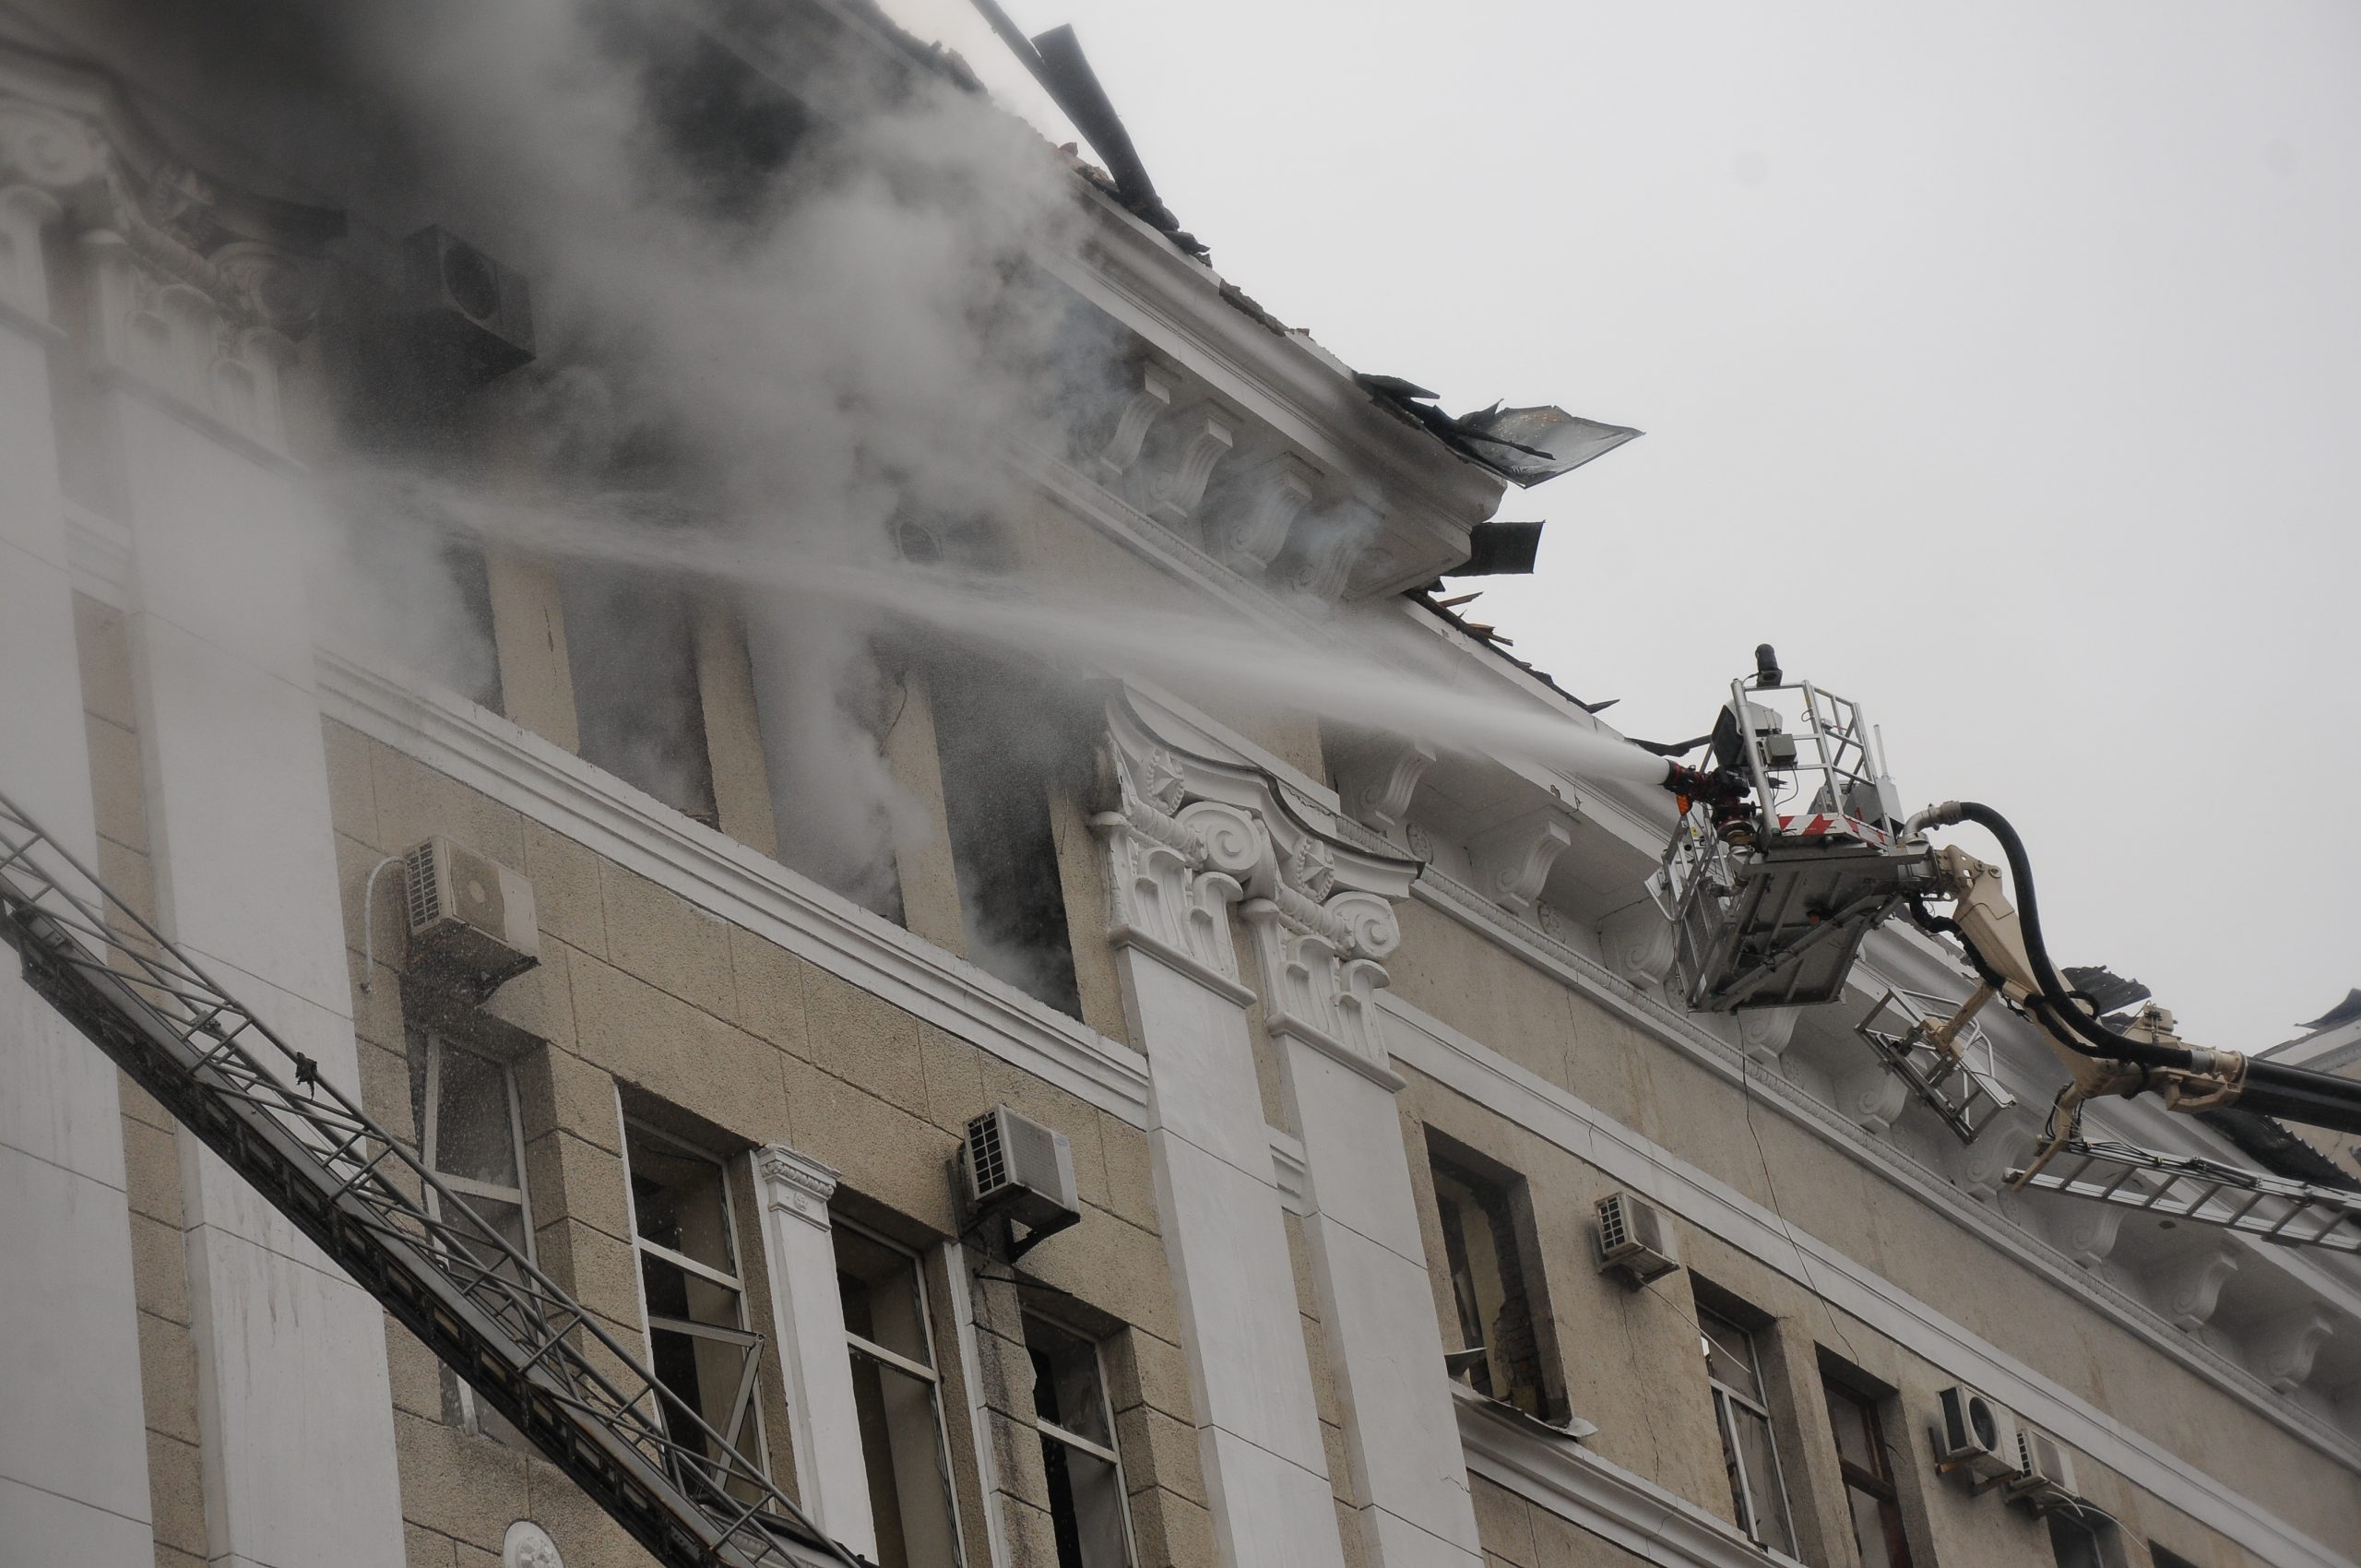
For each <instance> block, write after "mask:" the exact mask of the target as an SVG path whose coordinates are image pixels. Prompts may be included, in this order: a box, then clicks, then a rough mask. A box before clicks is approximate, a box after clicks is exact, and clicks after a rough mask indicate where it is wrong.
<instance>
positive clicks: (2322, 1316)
mask: <svg viewBox="0 0 2361 1568" xmlns="http://www.w3.org/2000/svg"><path fill="white" fill-rule="evenodd" d="M2339 1321H2340V1320H2339V1319H2338V1317H2337V1315H2336V1314H2335V1313H2332V1312H2331V1311H2329V1310H2328V1309H2327V1308H2326V1307H2323V1306H2317V1305H2315V1306H2306V1307H2300V1308H2298V1309H2296V1311H2295V1312H2292V1313H2287V1314H2286V1315H2285V1316H2284V1317H2280V1318H2276V1319H2274V1320H2272V1322H2271V1323H2269V1324H2265V1325H2264V1326H2263V1328H2262V1329H2261V1331H2260V1333H2259V1334H2257V1335H2256V1336H2254V1337H2255V1358H2254V1361H2255V1371H2256V1372H2257V1373H2259V1374H2260V1376H2261V1378H2262V1380H2263V1382H2265V1383H2267V1384H2271V1386H2272V1387H2273V1388H2275V1389H2277V1390H2278V1391H2279V1392H2280V1393H2282V1394H2293V1393H2295V1392H2296V1390H2297V1389H2298V1388H2301V1387H2303V1386H2304V1384H2306V1383H2308V1382H2309V1381H2310V1380H2311V1376H2312V1363H2313V1361H2314V1360H2317V1359H2318V1357H2319V1352H2320V1347H2321V1346H2323V1345H2325V1344H2327V1343H2328V1342H2329V1341H2330V1340H2331V1339H2332V1338H2334V1337H2335V1336H2336V1330H2337V1326H2338V1324H2339Z"/></svg>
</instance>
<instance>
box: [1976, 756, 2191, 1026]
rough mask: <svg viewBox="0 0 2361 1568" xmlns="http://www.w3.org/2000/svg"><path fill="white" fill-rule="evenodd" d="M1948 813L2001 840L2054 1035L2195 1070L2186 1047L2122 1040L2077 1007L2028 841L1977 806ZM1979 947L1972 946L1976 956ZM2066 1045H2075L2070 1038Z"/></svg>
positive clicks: (2028, 951) (1987, 808)
mask: <svg viewBox="0 0 2361 1568" xmlns="http://www.w3.org/2000/svg"><path fill="white" fill-rule="evenodd" d="M1943 814H1944V815H1945V816H1948V817H1952V819H1953V820H1955V821H1959V822H1972V823H1974V824H1975V825H1976V826H1978V827H1981V828H1983V829H1984V830H1985V831H1986V832H1987V833H1989V834H1991V835H1992V837H1995V838H1998V839H1999V841H2000V853H2001V854H2002V855H2004V856H2005V857H2007V859H2008V861H2009V879H2010V881H2011V882H2012V883H2014V884H2015V891H2016V895H2017V919H2018V922H2019V924H2020V925H2021V927H2022V928H2023V932H2024V938H2025V956H2027V957H2028V958H2031V959H2032V960H2033V972H2034V978H2035V980H2039V981H2040V982H2041V992H2040V1001H2041V1002H2043V1003H2045V1004H2047V1014H2048V1018H2049V1021H2050V1022H2051V1023H2052V1024H2053V1025H2055V1026H2063V1028H2058V1029H2055V1030H2054V1032H2056V1033H2058V1035H2059V1038H2061V1039H2064V1038H2065V1037H2066V1036H2067V1035H2068V1034H2069V1033H2070V1034H2076V1035H2080V1036H2082V1039H2084V1040H2086V1041H2088V1042H2089V1046H2088V1048H2085V1047H2083V1046H2079V1045H2078V1046H2076V1047H2075V1049H2076V1050H2078V1051H2082V1053H2083V1054H2084V1055H2086V1056H2106V1057H2112V1058H2114V1059H2115V1060H2117V1061H2119V1062H2131V1063H2138V1064H2139V1065H2141V1066H2142V1067H2192V1066H2194V1065H2196V1062H2197V1058H2196V1056H2195V1054H2194V1053H2193V1052H2191V1051H2189V1050H2187V1049H2186V1048H2184V1047H2180V1046H2171V1045H2158V1044H2157V1043H2155V1042H2154V1041H2153V1040H2145V1039H2132V1038H2131V1037H2130V1035H2119V1034H2118V1033H2116V1032H2115V1031H2114V1030H2113V1029H2111V1028H2107V1027H2106V1025H2105V1024H2102V1023H2100V1022H2099V1021H2098V1020H2097V1019H2096V1018H2094V1017H2092V1016H2090V1015H2089V1014H2088V1013H2085V1012H2083V1011H2082V1008H2081V1007H2080V1006H2078V1005H2076V1004H2075V1002H2074V992H2073V988H2072V987H2071V986H2070V985H2068V984H2067V983H2066V981H2065V979H2064V977H2062V976H2060V975H2059V974H2058V968H2057V966H2056V965H2054V964H2052V963H2051V962H2050V961H2049V948H2048V946H2047V944H2045V943H2044V942H2043V941H2042V939H2041V905H2040V903H2039V902H2038V900H2036V898H2035V896H2034V890H2033V862H2032V861H2031V860H2030V859H2029V858H2028V857H2027V856H2026V854H2025V841H2024V840H2023V839H2022V838H2020V837H2017V830H2016V829H2015V828H2013V827H2011V826H2009V819H2008V818H2007V817H2005V816H2002V815H2001V814H1999V812H1996V811H1994V810H1993V809H1992V808H1991V807H1990V806H1987V805H1985V804H1983V803H1981V802H1976V801H1958V802H1953V803H1952V805H1951V806H1950V808H1949V809H1947V810H1946V811H1945V812H1944V813H1943ZM1974 945H1975V944H1973V943H1971V944H1968V946H1969V948H1970V950H1971V951H1972V950H1973V949H1974ZM2067 1043H2068V1044H2073V1041H2072V1040H2070V1039H2069V1040H2068V1041H2067Z"/></svg>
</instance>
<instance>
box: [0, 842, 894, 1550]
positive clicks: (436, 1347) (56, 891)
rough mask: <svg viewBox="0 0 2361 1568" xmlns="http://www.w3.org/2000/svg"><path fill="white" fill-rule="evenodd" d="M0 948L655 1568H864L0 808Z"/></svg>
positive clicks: (457, 1203) (424, 1174) (428, 1177)
mask: <svg viewBox="0 0 2361 1568" xmlns="http://www.w3.org/2000/svg"><path fill="white" fill-rule="evenodd" d="M0 938H5V939H6V941H7V942H8V943H9V944H11V945H12V946H14V947H15V948H16V949H17V951H18V956H20V957H21V959H22V961H23V965H24V974H25V980H26V983H27V984H28V985H30V987H31V988H32V989H33V990H34V991H35V992H38V993H39V994H40V995H42V997H44V998H45V999H47V1000H48V1002H49V1003H50V1004H52V1005H53V1006H54V1007H56V1009H57V1010H58V1011H59V1012H60V1013H61V1014H62V1015H64V1016H65V1018H66V1019H67V1020H68V1021H69V1022H71V1023H72V1024H73V1025H74V1026H75V1028H78V1029H79V1030H81V1032H82V1033H83V1034H85V1035H87V1036H88V1037H89V1039H90V1041H91V1043H93V1044H95V1045H96V1046H97V1047H98V1048H99V1049H100V1050H101V1051H104V1052H105V1053H106V1054H107V1055H108V1056H109V1057H110V1058H112V1059H113V1062H114V1063H115V1064H116V1065H117V1066H119V1067H121V1068H122V1069H123V1070H124V1071H125V1073H127V1074H129V1075H131V1076H132V1078H133V1079H134V1080H136V1082H137V1083H138V1084H139V1085H140V1087H143V1088H145V1089H146V1090H147V1091H148V1093H149V1094H151V1095H154V1096H155V1097H156V1099H158V1100H159V1101H160V1102H161V1103H162V1104H163V1105H164V1107H165V1108H166V1109H167V1110H169V1111H171V1112H172V1115H173V1116H175V1117H176V1118H178V1119H179V1120H180V1122H181V1123H183V1124H184V1126H186V1127H187V1128H188V1129H189V1130H190V1131H191V1132H193V1133H195V1134H196V1135H197V1136H198V1137H199V1138H201V1139H203V1140H204V1142H205V1144H206V1146H208V1148H210V1149H212V1150H213V1152H214V1153H215V1154H217V1155H219V1156H220V1157H221V1158H222V1159H223V1161H225V1162H226V1163H227V1164H228V1165H229V1166H230V1167H231V1170H235V1171H236V1172H237V1173H238V1174H239V1175H240V1176H241V1177H243V1179H244V1180H245V1181H246V1182H249V1183H251V1184H252V1185H253V1186H254V1188H255V1191H257V1192H259V1193H261V1194H263V1195H264V1196H265V1197H267V1198H268V1199H269V1200H270V1202H271V1205H272V1206H274V1207H275V1208H277V1209H278V1210H279V1213H281V1214H283V1215H285V1216H286V1217H287V1218H288V1219H289V1221H290V1222H291V1223H292V1224H293V1225H294V1226H295V1228H296V1229H299V1230H301V1231H303V1234H304V1235H305V1236H307V1237H309V1238H310V1239H311V1240H312V1241H314V1243H316V1244H317V1245H318V1246H319V1248H320V1249H321V1250H322V1251H323V1252H325V1253H327V1254H328V1256H329V1257H330V1258H332V1259H334V1260H335V1261H336V1263H337V1265H338V1266H339V1267H341V1268H342V1269H343V1270H344V1271H345V1272H346V1273H347V1274H349V1275H350V1276H351V1277H353V1279H354V1280H355V1281H357V1282H358V1283H359V1284H360V1285H361V1287H362V1289H365V1290H367V1291H368V1292H369V1293H370V1294H371V1295H372V1296H374V1297H375V1298H376V1299H377V1301H379V1302H381V1303H382V1304H383V1305H384V1306H385V1308H386V1311H387V1312H388V1313H392V1314H393V1316H394V1317H395V1318H396V1319H397V1320H398V1321H399V1322H400V1323H401V1324H402V1325H403V1326H404V1327H406V1328H408V1329H409V1331H410V1332H411V1333H412V1334H415V1335H416V1336H418V1337H419V1338H420V1339H421V1340H422V1341H424V1342H425V1344H426V1346H427V1348H430V1349H431V1350H433V1352H434V1354H435V1355H436V1356H437V1357H439V1358H440V1359H441V1360H443V1362H444V1363H445V1365H447V1366H449V1367H450V1368H451V1369H452V1370H453V1371H454V1372H457V1373H458V1375H459V1376H461V1377H463V1378H465V1379H466V1380H467V1381H468V1383H469V1385H470V1386H472V1387H473V1388H474V1389H475V1390H476V1392H477V1394H478V1395H479V1396H481V1397H482V1398H483V1399H484V1400H485V1401H486V1402H487V1403H488V1404H490V1405H491V1406H492V1408H493V1409H496V1410H498V1411H499V1412H500V1414H501V1415H503V1416H504V1417H505V1418H506V1419H507V1420H509V1421H510V1422H511V1423H512V1424H513V1425H514V1426H515V1427H516V1429H517V1431H521V1432H523V1433H524V1434H525V1436H526V1437H527V1438H528V1439H529V1440H530V1441H531V1443H533V1445H534V1446H535V1447H536V1448H538V1449H539V1450H540V1452H541V1453H542V1454H543V1455H545V1456H547V1457H548V1458H549V1460H550V1461H551V1462H552V1463H553V1464H555V1465H556V1466H557V1467H559V1468H561V1469H563V1470H564V1471H565V1472H566V1474H567V1475H569V1476H570V1477H572V1478H573V1479H574V1481H575V1484H577V1485H578V1486H580V1487H581V1488H582V1489H583V1491H586V1492H587V1493H589V1495H590V1496H591V1497H592V1498H593V1499H594V1500H595V1501H596V1502H597V1503H599V1506H600V1507H602V1508H604V1509H605V1510H606V1511H607V1512H608V1513H609V1514H610V1515H612V1516H613V1517H614V1519H615V1521H616V1522H617V1523H618V1524H620V1525H622V1526H623V1528H624V1529H626V1530H628V1531H629V1532H630V1533H631V1534H632V1536H633V1537H634V1538H636V1539H637V1540H638V1541H639V1542H640V1544H641V1545H643V1546H645V1547H646V1548H647V1550H649V1551H650V1552H652V1553H654V1554H655V1556H656V1558H657V1559H658V1561H659V1562H663V1563H665V1564H667V1565H668V1568H714V1565H716V1564H719V1565H721V1568H805V1565H810V1564H820V1563H836V1564H842V1565H848V1568H859V1564H860V1559H858V1558H856V1557H854V1556H853V1555H852V1554H851V1553H849V1552H848V1551H847V1550H845V1549H844V1548H842V1547H840V1546H837V1545H836V1543H835V1542H833V1541H831V1540H829V1539H828V1538H826V1537H825V1536H824V1535H823V1534H821V1532H820V1531H819V1530H818V1528H817V1527H816V1526H813V1523H812V1522H811V1520H810V1519H809V1518H808V1517H807V1516H806V1515H804V1514H803V1512H802V1510H801V1509H800V1508H798V1507H797V1506H796V1505H795V1504H794V1503H792V1502H790V1501H789V1500H788V1499H787V1498H786V1497H784V1496H783V1495H781V1494H780V1492H779V1491H778V1490H777V1488H776V1487H775V1486H773V1485H772V1484H771V1482H770V1480H769V1479H767V1478H766V1477H765V1475H764V1474H763V1472H762V1471H761V1469H760V1468H759V1467H756V1466H755V1465H754V1464H753V1463H752V1462H751V1461H749V1460H748V1459H747V1458H746V1457H745V1456H744V1455H741V1454H739V1453H738V1452H737V1451H736V1450H735V1449H734V1448H732V1447H731V1446H730V1444H729V1443H727V1442H726V1441H725V1440H724V1439H723V1438H722V1437H721V1435H720V1434H719V1433H718V1432H716V1431H713V1429H712V1428H711V1427H709V1426H707V1425H706V1423H705V1421H703V1420H700V1419H699V1417H698V1416H697V1414H696V1412H694V1410H692V1409H690V1408H688V1407H687V1406H686V1405H684V1404H683V1403H682V1401H681V1400H680V1399H679V1398H678V1397H677V1396H675V1395H674V1394H673V1393H672V1392H671V1390H670V1389H668V1388H666V1387H665V1386H664V1385H663V1384H661V1383H659V1382H658V1380H657V1379H656V1377H655V1375H654V1374H653V1373H651V1372H648V1371H647V1369H645V1368H644V1367H642V1366H641V1365H640V1364H639V1361H638V1360H637V1358H636V1357H635V1356H634V1355H633V1354H632V1352H631V1351H629V1350H627V1349H625V1348H623V1346H622V1345H621V1344H620V1343H618V1342H617V1341H616V1339H615V1338H614V1336H612V1335H611V1334H609V1333H608V1332H607V1331H606V1329H604V1328H603V1327H601V1326H600V1325H599V1322H598V1321H597V1320H596V1319H595V1318H594V1317H593V1316H592V1315H591V1314H590V1313H589V1311H588V1309H587V1308H585V1307H583V1306H581V1305H580V1304H578V1303H577V1302H575V1301H574V1299H573V1298H572V1297H570V1296H568V1295H567V1294H566V1293H565V1291H564V1290H563V1289H560V1288H559V1287H558V1286H557V1285H556V1284H554V1283H552V1281H551V1280H550V1278H549V1277H547V1276H546V1275H543V1274H542V1273H541V1272H540V1270H539V1269H537V1268H535V1267H534V1266H533V1265H532V1264H531V1263H530V1262H528V1260H527V1259H526V1258H524V1257H523V1256H522V1255H521V1254H519V1253H517V1252H516V1249H515V1248H514V1247H512V1246H511V1245H510V1244H509V1242H508V1241H506V1239H505V1238H504V1237H502V1236H501V1235H500V1234H499V1233H498V1232H497V1231H495V1230H494V1229H492V1227H491V1226H489V1225H487V1224H485V1223H484V1222H483V1221H482V1220H481V1218H478V1217H477V1216H476V1214H475V1212H474V1210H473V1209H471V1208H470V1207H469V1206H468V1204H467V1202H466V1201H465V1200H464V1199H462V1198H460V1197H459V1196H457V1194H454V1193H452V1192H451V1191H450V1190H449V1189H447V1188H446V1187H445V1186H444V1185H443V1183H442V1182H440V1181H439V1180H437V1179H436V1177H435V1175H434V1173H433V1171H431V1170H427V1169H426V1168H425V1167H424V1165H422V1164H421V1162H420V1161H419V1159H418V1158H416V1156H414V1155H413V1154H412V1153H411V1152H410V1151H409V1150H408V1149H407V1148H405V1147H404V1146H402V1145H401V1144H400V1143H399V1142H397V1140H396V1139H395V1138H394V1137H393V1136H392V1135H391V1134H388V1133H387V1132H386V1130H385V1129H384V1128H383V1127H380V1126H379V1125H378V1124H377V1123H375V1122H374V1121H372V1120H371V1119H370V1118H369V1116H368V1115H367V1114H366V1113H365V1112H364V1111H362V1109H361V1108H360V1107H359V1106H358V1105H356V1104H354V1103H353V1102H352V1101H351V1100H350V1099H347V1098H346V1097H345V1096H344V1095H343V1094H342V1093H341V1092H339V1091H338V1089H337V1088H336V1087H335V1086H333V1085H331V1084H328V1083H325V1082H323V1081H321V1080H320V1078H319V1076H318V1069H317V1064H316V1063H314V1062H313V1061H312V1060H311V1059H310V1058H309V1057H307V1056H305V1055H303V1053H302V1052H301V1051H296V1050H294V1049H293V1048H292V1047H291V1046H289V1045H288V1044H287V1043H286V1042H285V1041H283V1040H281V1039H279V1037H278V1036H277V1035H275V1034H273V1033H272V1032H271V1030H270V1029H269V1028H267V1026H265V1025H264V1024H263V1023H262V1022H261V1021H260V1020H258V1019H257V1018H255V1016H254V1015H253V1014H252V1013H250V1012H248V1011H247V1010H246V1009H245V1008H244V1007H243V1006H242V1005H241V1004H239V1003H238V1001H237V999H236V998H234V997H233V996H231V994H230V993H229V992H227V991H224V990H223V989H222V988H221V987H220V986H219V985H217V984H215V983H214V982H213V980H211V979H209V978H208V976H207V975H206V974H205V972H204V971H203V970H202V969H200V968H198V967H197V966H196V964H195V963H193V962H192V961H190V959H189V958H188V957H187V956H185V955H184V954H183V953H181V952H180V951H178V950H177V949H176V948H174V947H173V945H172V944H171V943H170V942H168V941H166V940H165V939H164V938H163V937H162V936H161V935H160V934H159V933H158V932H156V931H155V930H154V929H153V928H152V927H150V926H149V925H148V923H147V922H146V921H142V920H141V919H140V918H139V917H138V916H137V915H136V914H135V913H133V912H132V911H131V910H130V909H127V908H125V906H124V905H123V903H122V902H121V901H120V900H119V899H117V898H116V897H114V896H113V894H111V893H109V892H107V891H106V889H105V888H104V887H103V886H101V885H100V883H99V882H98V880H97V878H95V877H93V876H91V875H90V874H89V872H88V871H87V870H86V869H85V868H84V867H82V866H81V865H80V864H79V863H78V862H77V861H75V860H74V859H73V858H72V857H71V856H70V855H68V854H66V853H65V851H64V850H63V849H60V848H59V847H58V845H57V844H56V843H55V841H54V840H53V839H52V838H50V837H49V836H48V835H46V834H45V833H43V832H42V829H41V828H40V827H39V826H37V825H35V824H34V823H33V822H32V821H31V820H30V818H28V817H27V816H26V815H25V814H23V813H22V812H21V811H19V810H18V809H17V807H16V805H15V804H14V803H13V802H10V801H9V800H8V799H7V798H6V796H0ZM282 1073H291V1074H292V1075H293V1078H294V1087H289V1085H288V1083H287V1081H286V1079H285V1078H284V1077H282V1076H281V1074H282Z"/></svg>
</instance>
